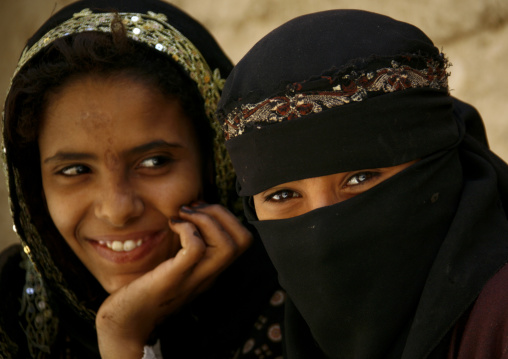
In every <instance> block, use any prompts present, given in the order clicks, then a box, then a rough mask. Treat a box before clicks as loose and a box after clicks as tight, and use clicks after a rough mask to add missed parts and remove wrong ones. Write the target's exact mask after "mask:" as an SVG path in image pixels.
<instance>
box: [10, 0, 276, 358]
mask: <svg viewBox="0 0 508 359" xmlns="http://www.w3.org/2000/svg"><path fill="white" fill-rule="evenodd" d="M230 70H231V64H230V62H229V60H228V59H227V57H226V56H225V55H224V53H223V52H222V51H221V49H220V48H219V46H218V45H217V44H216V42H215V40H214V39H213V38H212V37H211V36H210V34H209V33H208V32H207V31H206V30H205V29H204V28H203V27H202V26H201V25H200V24H198V23H197V22H196V21H195V20H193V19H192V18H190V17H189V16H188V15H186V14H184V13H182V12H181V11H179V10H178V9H176V8H174V7H173V6H171V5H169V4H167V3H165V2H162V1H158V0H144V1H139V0H136V1H125V0H108V1H98V0H85V1H79V2H76V3H74V4H72V5H70V6H68V7H66V8H64V9H63V10H61V11H60V12H58V13H56V14H55V15H54V16H52V17H51V18H50V19H49V20H48V22H46V23H45V24H44V25H43V26H42V27H41V29H40V30H39V31H38V32H37V33H36V34H35V35H34V36H33V37H32V38H31V39H30V40H29V41H28V44H27V47H26V50H25V51H24V52H23V54H22V55H21V58H20V60H19V64H18V67H17V68H16V71H15V74H14V77H13V80H12V84H11V87H10V90H9V93H8V96H7V100H6V105H5V115H4V154H5V162H6V169H7V174H8V179H9V191H10V199H11V205H12V214H13V217H14V223H15V228H16V230H17V233H18V235H19V237H20V239H21V247H20V246H15V247H12V248H9V249H7V250H6V251H5V252H4V253H2V255H1V259H0V264H1V267H0V268H1V276H0V291H1V293H2V295H1V296H0V298H1V299H0V301H1V308H2V315H1V317H0V356H1V357H3V358H50V357H51V358H99V357H102V358H141V357H142V356H143V351H145V356H150V355H152V356H154V355H155V356H157V357H161V356H164V357H171V358H180V357H185V358H228V357H232V356H233V355H234V354H235V353H237V352H238V349H239V348H240V347H241V345H242V343H243V341H244V340H246V339H247V338H249V335H250V332H251V329H254V323H255V322H256V319H257V317H258V316H259V315H260V314H262V313H264V310H265V306H266V305H265V304H268V299H269V297H270V295H271V294H272V293H273V291H274V290H275V289H276V281H275V279H274V275H273V271H272V270H271V267H270V264H269V262H268V261H267V260H265V259H264V258H265V256H264V255H263V251H262V250H261V249H260V248H259V245H257V244H254V245H252V247H251V248H249V246H250V245H251V242H252V236H251V234H250V233H249V231H248V230H247V229H245V228H244V226H243V225H242V224H241V223H240V222H239V221H238V220H237V219H236V217H235V216H234V215H233V214H232V213H231V212H229V211H228V210H226V209H225V208H224V207H223V206H221V205H219V204H214V205H208V203H222V204H223V205H224V206H228V207H229V208H231V209H232V210H233V211H234V210H235V207H234V205H235V200H234V196H232V193H231V192H232V191H231V188H232V184H233V183H234V172H232V171H231V168H230V164H229V159H228V156H227V154H226V152H225V149H224V145H223V141H221V136H220V135H219V132H218V131H217V124H216V122H215V116H214V111H215V108H216V104H217V101H218V99H219V95H220V92H221V89H222V86H223V82H224V80H223V78H224V77H225V76H226V75H227V74H228V73H229V71H230ZM21 248H22V250H23V251H22V253H21ZM247 248H249V250H248V251H247V252H246V253H244V254H243V255H242V257H241V258H240V259H239V260H238V261H237V262H236V263H235V264H234V265H232V266H231V268H229V269H227V270H225V269H226V268H227V267H228V266H229V265H230V264H231V263H232V262H233V261H234V260H235V259H236V258H237V257H239V256H240V255H241V254H242V253H243V252H245V251H246V250H247ZM224 270H225V271H224ZM223 271H224V273H222V274H221V272H223ZM263 340H264V338H263ZM273 353H274V355H276V354H277V350H276V347H275V349H274V350H273Z"/></svg>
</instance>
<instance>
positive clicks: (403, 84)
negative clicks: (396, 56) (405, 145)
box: [223, 60, 448, 141]
mask: <svg viewBox="0 0 508 359" xmlns="http://www.w3.org/2000/svg"><path fill="white" fill-rule="evenodd" d="M446 68H447V63H446V61H445V62H444V65H443V63H440V62H438V61H435V60H428V61H427V68H426V69H422V70H419V69H416V68H413V67H411V66H408V65H401V64H399V63H398V62H396V61H395V60H394V61H392V62H391V67H384V68H381V69H378V70H375V71H371V72H364V71H362V72H357V71H351V72H349V73H347V74H342V75H339V76H338V77H337V76H334V77H328V76H322V77H321V79H322V80H325V81H328V82H329V84H328V85H329V86H328V87H329V90H320V91H310V92H306V91H305V90H304V89H305V83H294V84H292V85H291V86H289V88H288V91H287V93H286V94H283V95H280V96H275V97H272V98H268V99H266V100H264V101H261V102H258V103H254V104H242V105H241V106H239V107H236V108H235V109H233V110H232V111H231V112H230V113H229V114H228V115H227V117H226V119H225V121H224V124H223V130H224V134H225V137H226V141H227V140H229V139H231V138H234V137H237V136H240V135H241V134H242V133H244V132H245V129H246V128H247V127H252V128H255V129H260V128H262V127H263V126H264V125H267V124H270V123H277V122H282V121H290V120H293V119H295V118H299V117H302V116H306V115H309V114H313V113H319V112H322V111H325V110H328V109H331V108H335V107H338V106H342V105H345V104H349V103H352V102H361V101H363V100H365V99H367V98H368V97H371V96H372V95H376V94H380V93H390V92H396V91H403V90H407V89H414V88H431V89H436V90H446V91H448V81H447V78H448V74H447V72H446ZM302 90H304V92H301V91H302Z"/></svg>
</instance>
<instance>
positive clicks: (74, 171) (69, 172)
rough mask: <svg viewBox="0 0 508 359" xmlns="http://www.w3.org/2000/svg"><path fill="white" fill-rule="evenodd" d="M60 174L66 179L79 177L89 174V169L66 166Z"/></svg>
mask: <svg viewBox="0 0 508 359" xmlns="http://www.w3.org/2000/svg"><path fill="white" fill-rule="evenodd" d="M59 173H60V174H62V175H64V176H68V177H72V176H79V175H82V174H85V173H90V169H89V168H88V167H87V166H84V165H74V166H67V167H65V168H64V169H62V170H60V172H59Z"/></svg>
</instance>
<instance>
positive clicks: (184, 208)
mask: <svg viewBox="0 0 508 359" xmlns="http://www.w3.org/2000/svg"><path fill="white" fill-rule="evenodd" d="M180 211H182V212H183V213H188V214H192V213H195V212H194V210H192V209H191V208H190V207H188V206H182V207H180Z"/></svg>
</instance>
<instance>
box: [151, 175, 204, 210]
mask: <svg viewBox="0 0 508 359" xmlns="http://www.w3.org/2000/svg"><path fill="white" fill-rule="evenodd" d="M184 173H185V174H182V175H179V176H169V177H168V178H166V179H161V180H159V181H157V182H156V183H151V185H148V186H146V187H145V193H147V197H146V198H147V199H148V198H149V199H150V202H151V203H152V204H153V205H154V206H155V207H156V208H157V210H158V211H159V212H161V213H163V214H164V215H165V216H166V217H167V218H169V217H172V216H176V215H177V214H178V211H179V209H180V207H181V206H183V205H188V204H190V203H191V202H193V201H196V200H199V199H201V198H202V192H203V183H202V177H201V171H199V170H197V169H195V168H192V169H190V170H188V171H185V172H184Z"/></svg>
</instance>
